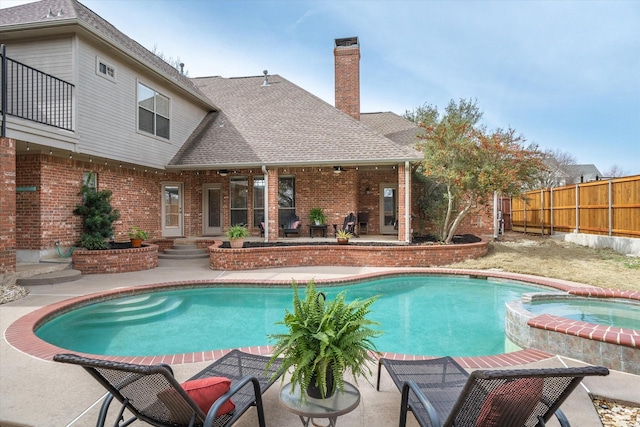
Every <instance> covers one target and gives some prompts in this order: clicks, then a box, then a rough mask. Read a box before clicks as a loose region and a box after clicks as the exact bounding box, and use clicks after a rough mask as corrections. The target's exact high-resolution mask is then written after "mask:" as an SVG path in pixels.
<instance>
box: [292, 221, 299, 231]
mask: <svg viewBox="0 0 640 427" xmlns="http://www.w3.org/2000/svg"><path fill="white" fill-rule="evenodd" d="M299 225H300V221H296V222H294V223H293V224H291V229H292V230H295V229H296V228H298V226H299Z"/></svg>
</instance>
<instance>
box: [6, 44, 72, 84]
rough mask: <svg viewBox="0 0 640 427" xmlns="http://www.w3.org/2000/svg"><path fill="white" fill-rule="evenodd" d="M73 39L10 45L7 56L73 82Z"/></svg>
mask: <svg viewBox="0 0 640 427" xmlns="http://www.w3.org/2000/svg"><path fill="white" fill-rule="evenodd" d="M72 41H73V39H72V37H71V36H68V37H63V38H54V39H44V40H37V41H29V42H24V43H10V44H8V45H7V56H8V57H9V58H11V59H14V60H16V61H19V62H22V63H23V64H25V65H28V66H30V67H32V68H35V69H37V70H40V71H43V72H45V73H48V74H51V75H52V76H55V77H57V78H59V79H62V80H65V81H67V82H69V83H74V84H75V82H74V81H73V49H72V45H73V43H72Z"/></svg>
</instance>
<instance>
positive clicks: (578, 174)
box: [562, 164, 602, 184]
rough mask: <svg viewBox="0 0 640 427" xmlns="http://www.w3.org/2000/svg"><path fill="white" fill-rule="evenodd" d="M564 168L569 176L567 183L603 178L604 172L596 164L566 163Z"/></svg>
mask: <svg viewBox="0 0 640 427" xmlns="http://www.w3.org/2000/svg"><path fill="white" fill-rule="evenodd" d="M562 170H563V171H564V172H565V174H566V176H567V178H568V179H567V181H568V182H567V184H577V183H580V182H588V181H595V180H596V179H599V178H602V174H601V173H600V171H599V170H598V168H597V167H596V165H594V164H584V165H565V166H563V167H562Z"/></svg>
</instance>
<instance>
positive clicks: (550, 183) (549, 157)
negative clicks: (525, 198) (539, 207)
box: [532, 149, 577, 189]
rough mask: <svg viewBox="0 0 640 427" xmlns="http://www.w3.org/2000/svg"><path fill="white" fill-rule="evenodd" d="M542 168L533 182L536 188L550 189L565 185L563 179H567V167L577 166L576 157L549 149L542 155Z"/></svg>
mask: <svg viewBox="0 0 640 427" xmlns="http://www.w3.org/2000/svg"><path fill="white" fill-rule="evenodd" d="M542 162H543V163H544V167H543V168H541V169H540V170H539V171H538V173H537V176H536V179H535V181H534V182H533V186H534V188H549V187H557V186H559V185H563V184H562V182H563V178H565V177H566V172H565V167H566V166H569V165H575V164H576V163H577V161H576V157H575V156H574V155H573V154H570V153H567V152H564V151H561V150H558V149H555V150H554V149H547V150H545V151H544V152H543V153H542ZM532 189H533V188H532Z"/></svg>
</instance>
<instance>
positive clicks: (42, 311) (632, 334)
mask: <svg viewBox="0 0 640 427" xmlns="http://www.w3.org/2000/svg"><path fill="white" fill-rule="evenodd" d="M416 274H428V275H461V276H470V277H474V278H493V279H504V280H515V281H519V282H524V283H527V284H534V285H542V286H545V287H550V288H553V289H557V290H561V291H565V292H568V293H572V294H576V295H589V296H592V297H594V296H596V297H607V298H614V297H615V298H627V299H631V300H637V301H640V292H632V291H616V290H610V289H603V288H597V287H593V286H588V285H583V284H579V283H575V282H569V281H564V280H559V279H550V278H544V277H538V276H531V275H524V274H517V273H509V272H502V271H491V270H464V269H448V268H410V269H406V270H405V271H403V272H402V273H398V272H377V273H369V274H364V275H358V276H350V277H348V278H346V277H345V278H340V279H328V280H317V281H316V284H318V285H324V286H327V285H343V284H347V283H358V282H362V281H366V280H370V279H374V278H381V277H391V276H396V277H397V276H406V275H416ZM205 284H225V285H234V284H235V285H240V284H243V285H253V286H289V285H290V281H289V280H269V281H264V280H260V281H257V280H225V279H212V280H192V281H177V282H166V283H156V284H151V285H143V286H138V287H129V288H121V289H114V290H110V291H106V292H101V293H95V294H90V295H84V296H80V297H75V298H70V299H67V300H64V301H60V302H57V303H54V304H50V305H48V306H45V307H41V308H39V309H36V310H34V311H33V312H31V313H28V314H26V315H24V316H23V317H21V318H20V319H18V320H16V321H15V322H14V323H12V324H11V325H10V326H9V327H8V328H7V329H6V330H5V333H4V335H5V339H6V340H7V342H8V343H9V344H10V345H11V346H12V347H14V348H15V349H17V350H19V351H21V352H24V353H26V354H29V355H31V356H34V357H37V358H39V359H44V360H52V359H53V356H54V355H56V354H58V353H68V352H70V350H67V349H63V348H60V347H57V346H55V345H52V344H50V343H48V342H45V341H43V340H41V339H40V338H38V337H37V336H36V335H35V333H34V331H35V330H36V329H37V328H38V327H39V326H40V325H42V324H43V323H45V322H46V321H48V320H49V319H51V318H52V317H55V316H57V315H59V314H62V313H64V312H66V311H69V310H71V309H72V308H76V307H77V306H78V305H86V304H90V303H95V302H99V301H103V300H108V299H113V298H115V297H121V296H129V295H135V294H139V293H143V292H147V291H149V290H167V289H172V288H184V287H200V286H203V285H205ZM546 317H548V315H541V316H537V317H535V318H534V319H531V321H534V320H536V319H539V320H541V323H540V324H539V325H535V326H533V325H532V326H533V327H536V328H542V327H545V325H546V324H547V323H546V322H545V321H544V319H545V318H546ZM553 322H555V327H556V328H560V327H565V326H566V328H567V330H572V328H573V327H574V326H575V321H572V320H570V319H563V318H558V319H553ZM582 323H584V322H582ZM563 325H564V326H563ZM589 327H590V328H592V329H595V330H600V329H601V328H605V329H607V330H608V333H605V334H599V333H598V334H592V335H591V337H590V338H589V339H592V340H600V341H603V342H610V343H612V344H618V345H625V344H631V347H633V348H637V347H638V346H639V344H640V331H633V330H628V329H627V330H625V329H621V328H610V327H604V326H601V325H592V324H585V325H583V328H582V330H587V329H588V328H589ZM241 350H242V351H246V352H249V353H254V354H269V353H270V352H271V347H270V346H256V347H244V348H241ZM228 351H230V349H224V350H209V351H202V352H196V353H185V354H173V355H158V356H138V357H131V356H103V355H93V354H86V353H80V352H76V353H77V354H81V355H84V356H87V357H95V358H100V359H105V360H114V361H119V362H130V363H139V364H157V363H168V364H183V363H197V362H206V361H212V360H215V359H217V358H219V357H221V356H222V355H224V354H225V353H227V352H228ZM381 356H382V357H386V358H394V359H407V360H412V359H428V358H433V357H434V356H429V355H406V354H396V353H381ZM552 356H553V355H552V354H550V353H546V352H544V351H540V350H535V349H525V350H520V351H515V352H511V353H504V354H497V355H488V356H477V357H456V360H458V361H459V362H460V363H461V364H462V366H464V367H466V368H471V369H477V368H491V367H506V366H513V365H520V364H526V363H532V362H535V361H539V360H544V359H547V358H550V357H552Z"/></svg>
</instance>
